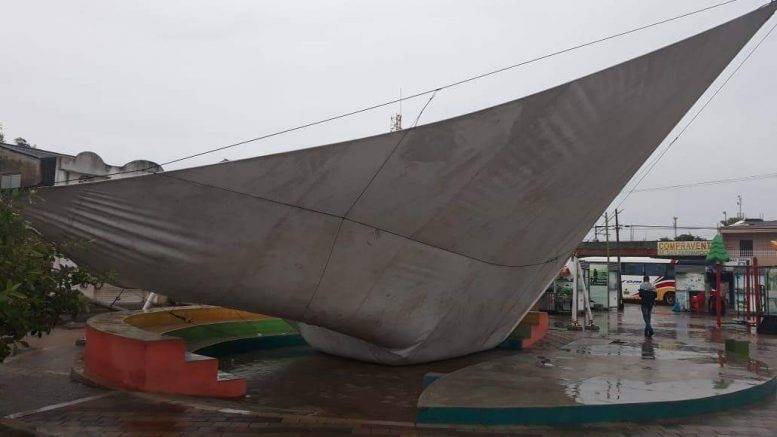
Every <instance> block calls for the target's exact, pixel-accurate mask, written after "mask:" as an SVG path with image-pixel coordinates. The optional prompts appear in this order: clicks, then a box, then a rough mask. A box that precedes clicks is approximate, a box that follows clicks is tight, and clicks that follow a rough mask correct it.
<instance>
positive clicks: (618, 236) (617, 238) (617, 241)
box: [607, 208, 623, 311]
mask: <svg viewBox="0 0 777 437" xmlns="http://www.w3.org/2000/svg"><path fill="white" fill-rule="evenodd" d="M620 230H621V227H620V224H619V223H618V209H617V208H616V209H615V253H616V254H617V257H618V299H617V301H618V310H619V311H623V282H622V281H621V273H623V272H621V248H620V245H621V232H620ZM607 262H608V263H609V262H610V260H607ZM608 277H609V275H608ZM609 291H610V290H609V288H608V289H607V292H608V293H609Z"/></svg>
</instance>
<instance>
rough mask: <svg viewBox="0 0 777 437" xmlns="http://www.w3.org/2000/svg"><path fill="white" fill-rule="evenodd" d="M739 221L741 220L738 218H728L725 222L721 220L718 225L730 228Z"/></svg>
mask: <svg viewBox="0 0 777 437" xmlns="http://www.w3.org/2000/svg"><path fill="white" fill-rule="evenodd" d="M740 220H742V219H741V218H739V217H729V218H727V219H725V220H721V221H720V224H721V225H723V226H731V225H733V224H734V223H736V222H738V221H740Z"/></svg>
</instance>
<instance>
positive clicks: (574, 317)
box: [572, 255, 580, 326]
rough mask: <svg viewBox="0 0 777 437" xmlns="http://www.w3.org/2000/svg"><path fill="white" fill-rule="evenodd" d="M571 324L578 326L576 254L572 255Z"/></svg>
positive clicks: (578, 284)
mask: <svg viewBox="0 0 777 437" xmlns="http://www.w3.org/2000/svg"><path fill="white" fill-rule="evenodd" d="M572 269H573V273H572V285H573V286H572V326H579V323H578V322H577V311H578V309H577V299H578V297H577V289H578V287H579V286H580V283H579V281H578V279H579V278H578V277H577V256H576V255H575V256H573V257H572Z"/></svg>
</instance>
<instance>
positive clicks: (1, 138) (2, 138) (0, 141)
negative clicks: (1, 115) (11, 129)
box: [0, 123, 5, 143]
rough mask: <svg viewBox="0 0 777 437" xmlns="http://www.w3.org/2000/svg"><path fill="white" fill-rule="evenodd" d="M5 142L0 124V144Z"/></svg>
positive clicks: (1, 124) (0, 124)
mask: <svg viewBox="0 0 777 437" xmlns="http://www.w3.org/2000/svg"><path fill="white" fill-rule="evenodd" d="M4 142H5V135H3V123H0V143H4Z"/></svg>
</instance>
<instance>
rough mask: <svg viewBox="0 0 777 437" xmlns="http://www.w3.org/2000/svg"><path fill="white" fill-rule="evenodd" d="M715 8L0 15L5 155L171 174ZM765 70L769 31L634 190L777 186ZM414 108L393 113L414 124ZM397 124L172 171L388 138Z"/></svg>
mask: <svg viewBox="0 0 777 437" xmlns="http://www.w3.org/2000/svg"><path fill="white" fill-rule="evenodd" d="M721 1H722V0H685V1H676V0H654V1H644V0H588V1H579V0H564V1H560V0H559V1H543V2H538V1H528V0H527V1H506V0H503V1H477V2H475V1H463V0H462V1H440V0H435V1H429V0H425V1H417V0H416V1H404V0H394V1H381V2H377V1H363V0H362V1H358V0H353V1H326V2H323V1H313V0H310V1H290V0H284V1H219V2H212V1H210V2H206V1H192V0H186V1H183V0H181V1H160V0H154V1H132V2H131V1H113V0H111V1H108V0H101V1H96V0H95V1H80V0H78V1H74V0H71V1H67V2H62V1H7V0H0V17H2V23H1V24H0V122H2V123H3V125H4V131H5V136H6V139H13V138H15V137H17V136H22V137H25V138H27V140H28V141H30V142H31V143H34V144H37V145H39V146H40V147H41V148H47V149H52V150H56V151H61V152H65V153H73V154H75V153H78V152H79V151H83V150H92V151H94V152H97V153H98V154H100V155H101V156H102V157H103V158H104V159H105V160H106V162H109V163H111V164H123V163H125V162H127V161H130V160H133V159H140V158H142V159H150V160H153V161H156V162H164V161H167V160H171V159H174V158H177V157H179V156H182V155H186V154H191V153H195V152H199V151H202V150H206V149H210V148H213V147H216V146H220V145H225V144H229V143H233V142H236V141H239V140H242V139H246V138H253V137H256V136H259V135H262V134H266V133H270V132H273V131H276V130H280V129H283V128H287V127H291V126H295V125H297V124H301V123H304V122H308V121H312V120H316V119H320V118H323V117H326V116H329V115H334V114H338V113H341V112H347V111H350V110H353V109H358V108H360V107H363V106H367V105H369V104H373V103H378V102H382V101H385V100H389V99H392V98H396V97H397V96H398V94H399V90H400V88H401V89H402V90H403V93H404V94H405V95H409V94H412V93H413V92H416V91H419V90H425V89H429V88H435V87H436V86H439V85H441V84H445V83H447V82H452V81H456V80H459V79H461V78H464V77H467V76H470V75H473V74H478V73H481V72H485V71H489V70H492V69H495V68H498V67H501V66H504V65H509V64H512V63H515V62H519V61H521V60H525V59H529V58H533V57H536V56H539V55H542V54H545V53H547V52H552V51H556V50H559V49H563V48H566V47H568V46H573V45H576V44H580V43H582V42H586V41H589V40H593V39H597V38H600V37H603V36H607V35H609V34H613V33H618V32H621V31H624V30H628V29H631V28H634V27H638V26H641V25H644V24H649V23H652V22H655V21H659V20H661V19H665V18H669V17H673V16H676V15H679V14H682V13H685V12H689V11H692V10H695V9H699V8H702V7H705V6H709V5H712V4H715V3H720V2H721ZM764 3H766V1H765V0H760V1H751V0H739V1H737V2H735V3H733V4H730V5H726V6H723V7H720V8H717V9H714V10H711V11H707V12H704V13H701V14H697V15H694V16H692V17H688V18H684V19H682V20H679V21H675V22H671V23H668V24H665V25H661V26H658V27H654V28H651V29H648V30H645V31H641V32H638V33H636V34H631V35H628V36H626V37H623V38H618V39H616V40H611V41H607V42H605V43H602V44H598V45H596V46H593V47H587V48H585V49H580V50H575V51H572V52H570V53H566V54H564V55H560V56H556V57H553V58H551V59H547V60H543V61H541V62H537V63H533V64H531V65H528V66H526V67H523V68H519V69H515V70H511V71H509V72H506V73H502V74H499V75H496V76H492V77H489V78H487V79H483V80H479V81H476V82H474V83H470V84H467V85H463V86H460V87H457V88H454V89H449V90H445V91H443V92H441V93H440V94H438V95H437V97H436V98H435V99H434V101H433V102H432V104H431V105H430V106H429V108H428V109H427V110H426V111H425V112H424V114H423V117H422V119H421V123H422V124H423V123H428V122H432V121H436V120H441V119H444V118H449V117H451V116H455V115H459V114H463V113H467V112H471V111H474V110H478V109H482V108H485V107H489V106H492V105H495V104H498V103H502V102H505V101H509V100H513V99H516V98H519V97H522V96H524V95H527V94H531V93H533V92H536V91H539V90H542V89H545V88H548V87H551V86H554V85H557V84H560V83H563V82H566V81H568V80H572V79H575V78H577V77H579V76H581V75H584V74H587V73H591V72H594V71H596V70H599V69H602V68H605V67H608V66H611V65H613V64H616V63H618V62H621V61H624V60H627V59H629V58H632V57H635V56H638V55H640V54H643V53H646V52H648V51H651V50H654V49H656V48H658V47H660V46H663V45H666V44H670V43H672V42H675V41H677V40H679V39H682V38H684V37H687V36H691V35H693V34H695V33H698V32H700V31H703V30H706V29H708V28H710V27H713V26H715V25H717V24H720V23H722V22H724V21H726V20H729V19H732V18H734V17H736V16H738V15H741V14H744V13H746V12H748V11H750V10H752V9H755V8H756V7H757V6H759V5H761V4H764ZM775 20H777V18H772V20H770V21H769V22H768V23H767V24H766V26H765V27H764V29H762V30H761V32H759V33H758V34H757V35H756V40H758V39H760V37H761V36H762V35H763V34H764V33H765V32H766V30H767V29H768V27H770V26H771V25H772V24H774V21H775ZM752 45H753V43H752V42H751V44H750V45H749V46H748V47H747V48H746V49H745V52H747V51H748V49H749V48H750V47H752ZM775 54H777V32H775V33H774V34H773V35H771V36H770V37H769V39H767V40H766V41H765V42H764V43H763V45H762V46H761V47H760V48H759V50H758V52H757V53H756V54H755V55H754V56H753V57H752V58H751V59H750V60H749V61H748V62H747V64H745V66H744V67H743V68H742V70H741V71H740V72H739V73H737V75H736V76H735V78H734V79H733V80H732V81H731V82H730V83H729V84H728V85H727V86H726V87H725V89H724V90H723V91H722V92H721V94H720V95H719V96H718V97H717V98H716V99H715V101H714V102H713V103H712V104H711V105H710V106H709V107H708V108H707V109H706V110H705V111H704V113H703V114H702V115H701V117H700V118H699V119H698V120H696V121H695V122H694V124H693V125H692V127H691V128H690V129H689V130H688V131H687V132H686V133H685V134H684V136H683V137H682V138H681V139H680V140H679V141H678V142H677V143H676V144H675V145H674V146H673V147H672V149H671V151H670V152H669V153H668V154H667V155H666V156H665V157H664V158H663V159H662V161H661V162H660V164H659V165H657V166H656V168H655V169H654V170H653V172H652V173H651V174H650V175H649V176H648V177H647V178H646V179H645V180H644V181H643V182H642V184H641V185H640V188H647V187H653V186H663V185H671V184H678V183H687V182H696V181H702V180H707V179H717V178H724V177H737V176H742V175H750V174H757V173H768V172H777V160H775V159H774V156H775V153H774V148H775V134H776V133H777V123H775V121H777V111H775V105H774V102H775V97H777V84H775V78H777V56H775ZM741 58H742V56H741V55H740V57H739V58H737V60H735V62H734V64H736V63H738V61H739V59H741ZM725 75H726V73H724V76H725ZM716 86H717V84H716V85H714V86H713V89H714V88H715V87H716ZM709 95H710V93H708V94H707V95H705V97H703V98H702V102H703V101H704V100H706V99H707V98H708V96H709ZM424 103H425V99H424V98H421V99H417V100H414V101H408V102H405V103H404V104H403V107H402V109H403V113H404V116H405V125H406V126H407V125H408V124H409V123H410V122H411V121H412V120H413V119H414V118H415V116H416V115H417V113H418V111H419V109H420V107H421V106H422V105H423V104H424ZM698 107H699V105H697V106H696V107H695V108H694V110H692V113H693V112H694V111H695V110H697V109H698ZM397 110H398V108H396V107H394V108H385V109H379V110H376V111H373V112H370V113H368V114H364V115H360V116H357V117H352V118H349V119H347V120H342V121H337V122H333V123H329V124H326V125H323V126H318V127H314V128H310V129H306V130H304V131H301V132H296V133H292V134H288V135H284V136H281V137H276V138H273V139H270V140H266V141H261V142H256V143H251V144H248V145H244V146H240V147H236V148H234V149H231V150H228V151H223V152H218V153H215V154H211V155H207V156H204V157H200V158H197V159H192V160H189V161H185V162H183V163H180V164H176V165H171V166H168V167H166V168H167V169H168V170H170V169H175V168H181V167H190V166H194V165H202V164H208V163H213V162H218V161H220V160H222V159H224V158H227V159H238V158H244V157H249V156H256V155H261V154H267V153H273V152H278V151H283V150H291V149H297V148H303V147H310V146H316V145H320V144H326V143H331V142H336V141H341V140H346V139H352V138H359V137H362V136H365V135H371V134H376V133H381V132H385V131H387V130H388V127H389V119H390V116H391V115H392V114H393V113H394V112H396V111H397ZM682 125H684V122H681V123H680V126H682ZM665 146H666V144H664V145H663V146H662V147H665ZM659 150H660V149H659ZM776 184H777V178H774V179H765V180H759V181H751V182H741V183H735V184H728V185H718V186H711V187H700V188H693V189H685V190H673V191H659V192H644V193H634V194H633V195H631V196H630V197H629V199H628V200H627V201H626V202H625V203H624V204H623V206H622V208H623V209H624V213H623V216H622V222H623V223H639V224H666V225H671V223H672V217H673V216H678V217H679V220H678V223H679V225H680V226H682V225H693V226H714V225H715V223H716V221H717V220H720V219H721V218H722V211H724V210H727V211H728V212H729V214H733V213H735V211H736V196H737V194H741V195H742V196H743V198H744V210H745V211H746V212H747V213H748V214H750V215H753V216H757V215H759V214H761V213H763V214H764V215H765V217H766V218H776V219H777V202H775V194H777V189H775V187H777V185H776ZM667 233H669V231H660V232H658V233H655V232H650V233H648V234H645V233H644V232H637V233H636V234H635V237H636V238H638V239H642V238H645V237H647V238H653V237H657V236H661V235H664V234H667ZM706 235H709V232H707V233H706Z"/></svg>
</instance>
